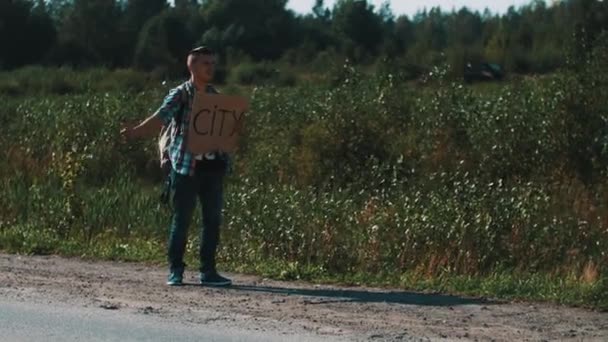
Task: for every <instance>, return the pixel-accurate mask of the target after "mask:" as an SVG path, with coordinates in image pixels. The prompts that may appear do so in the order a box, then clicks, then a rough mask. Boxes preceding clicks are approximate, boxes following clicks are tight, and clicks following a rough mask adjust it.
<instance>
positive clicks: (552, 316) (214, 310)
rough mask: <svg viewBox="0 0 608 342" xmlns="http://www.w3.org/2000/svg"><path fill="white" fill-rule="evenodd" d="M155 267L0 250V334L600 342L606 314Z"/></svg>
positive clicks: (607, 327) (606, 333)
mask: <svg viewBox="0 0 608 342" xmlns="http://www.w3.org/2000/svg"><path fill="white" fill-rule="evenodd" d="M230 276H231V277H232V279H233V280H234V286H232V287H230V288H226V289H214V288H208V287H201V286H197V285H195V279H196V273H195V272H194V271H190V272H188V273H187V274H186V280H187V281H188V282H189V283H190V284H189V285H187V286H183V287H168V286H165V285H164V281H165V278H166V270H165V268H164V267H158V266H151V265H146V264H140V263H122V262H105V261H104V262H97V261H85V260H81V259H66V258H61V257H55V256H33V257H31V256H17V255H6V254H0V341H5V340H6V341H42V340H44V341H169V340H170V341H454V340H455V341H526V340H527V341H608V314H607V313H600V312H593V311H590V310H584V309H577V308H568V307H560V306H555V305H550V304H529V303H506V302H498V301H491V300H484V299H476V298H463V297H457V296H448V295H441V294H430V293H427V294H425V293H413V292H406V291H399V290H388V289H377V288H360V287H340V286H329V285H315V284H309V283H304V282H280V281H272V280H267V279H263V278H260V277H256V276H247V275H237V274H230Z"/></svg>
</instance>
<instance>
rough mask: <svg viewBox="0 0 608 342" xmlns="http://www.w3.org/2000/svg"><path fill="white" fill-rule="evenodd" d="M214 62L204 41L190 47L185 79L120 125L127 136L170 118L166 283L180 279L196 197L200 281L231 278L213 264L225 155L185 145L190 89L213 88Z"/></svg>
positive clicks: (154, 129)
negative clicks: (153, 107) (145, 113)
mask: <svg viewBox="0 0 608 342" xmlns="http://www.w3.org/2000/svg"><path fill="white" fill-rule="evenodd" d="M215 62H216V56H215V53H214V52H213V51H212V50H211V49H209V48H207V47H198V48H196V49H194V50H192V51H190V52H189V53H188V58H187V65H188V70H190V79H189V80H188V81H187V82H185V83H183V84H181V85H180V86H178V87H176V88H174V89H172V90H171V91H170V92H169V94H168V95H167V97H166V98H165V100H164V101H163V104H162V105H161V107H160V108H159V109H158V110H157V111H156V113H154V114H153V115H152V116H150V117H149V118H147V119H146V120H144V121H143V122H142V123H141V124H139V125H137V126H131V127H129V126H126V127H124V128H123V129H122V130H121V134H122V135H123V136H124V137H125V138H127V139H133V138H140V137H148V136H153V135H156V134H158V132H159V130H160V129H161V127H162V126H168V125H170V124H172V126H171V127H172V129H173V131H172V132H171V134H172V137H173V140H172V142H171V145H170V146H169V148H168V157H169V160H170V162H171V171H170V173H171V174H170V183H171V190H172V199H171V201H172V204H173V217H172V220H171V228H170V231H171V232H170V236H169V250H168V259H169V266H170V273H169V277H168V280H167V285H171V286H177V285H182V280H183V274H184V268H185V266H186V265H185V263H184V260H183V259H184V252H185V249H186V243H187V237H188V228H189V226H190V221H191V219H192V213H193V211H194V208H195V207H196V198H197V197H198V198H199V200H200V202H201V205H202V212H203V227H202V233H201V246H200V254H199V256H200V283H201V284H202V285H209V286H229V285H230V284H231V283H232V281H231V280H230V279H226V278H224V277H222V276H221V275H219V274H218V273H217V270H216V265H215V254H216V250H217V246H218V243H219V232H220V231H219V229H220V224H221V219H222V206H223V181H224V175H225V173H226V170H227V164H228V162H229V160H228V156H227V155H226V154H224V153H207V154H205V155H193V154H191V153H190V152H189V151H188V150H187V149H186V146H187V139H188V136H187V135H188V127H189V123H190V111H191V108H192V103H193V99H194V94H195V93H196V92H207V93H216V91H215V89H214V88H213V86H211V85H210V84H209V82H210V81H211V80H212V78H213V74H214V72H215Z"/></svg>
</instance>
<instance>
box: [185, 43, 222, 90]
mask: <svg viewBox="0 0 608 342" xmlns="http://www.w3.org/2000/svg"><path fill="white" fill-rule="evenodd" d="M215 61H216V56H215V52H214V51H213V50H211V49H210V48H208V47H206V46H199V47H197V48H195V49H192V50H190V52H189V53H188V61H187V63H188V70H190V74H191V75H192V77H194V78H195V79H197V80H199V81H202V82H210V81H211V80H212V79H213V74H214V72H215Z"/></svg>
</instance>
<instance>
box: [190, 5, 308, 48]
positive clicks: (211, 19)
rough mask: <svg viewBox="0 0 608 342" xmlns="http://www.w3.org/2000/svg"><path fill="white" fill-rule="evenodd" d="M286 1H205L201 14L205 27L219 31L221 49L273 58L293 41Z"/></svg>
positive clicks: (291, 44)
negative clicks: (236, 49) (232, 48)
mask: <svg viewBox="0 0 608 342" xmlns="http://www.w3.org/2000/svg"><path fill="white" fill-rule="evenodd" d="M286 4H287V0H208V1H205V2H204V3H203V6H202V13H203V18H204V19H205V23H206V25H207V26H208V27H209V29H213V28H215V30H219V31H220V32H222V34H221V36H222V42H221V43H220V45H221V47H222V48H228V47H230V46H232V47H236V48H238V49H240V50H242V51H244V52H245V53H247V54H249V55H250V56H252V57H253V58H255V59H258V60H261V59H275V58H278V57H280V56H281V55H282V53H283V52H285V51H286V50H287V49H289V48H291V47H293V46H295V45H296V44H297V37H296V36H295V34H294V33H295V31H294V30H295V24H296V20H295V18H294V15H293V12H291V11H288V10H287V9H286V8H285V6H286Z"/></svg>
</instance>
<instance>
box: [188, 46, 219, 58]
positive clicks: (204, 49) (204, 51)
mask: <svg viewBox="0 0 608 342" xmlns="http://www.w3.org/2000/svg"><path fill="white" fill-rule="evenodd" d="M190 55H215V51H213V49H211V48H210V47H208V46H199V47H196V48H194V49H192V50H190V52H188V56H190Z"/></svg>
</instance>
